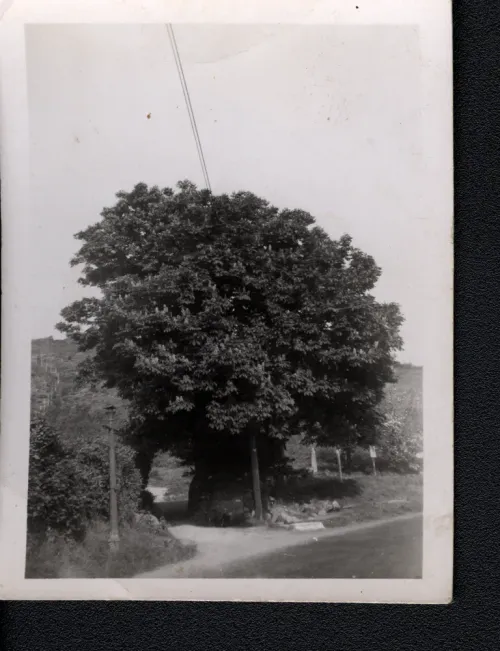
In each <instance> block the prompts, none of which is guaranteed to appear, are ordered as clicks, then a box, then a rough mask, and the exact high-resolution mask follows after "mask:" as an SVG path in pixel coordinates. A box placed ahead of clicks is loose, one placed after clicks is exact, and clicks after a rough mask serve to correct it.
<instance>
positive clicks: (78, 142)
mask: <svg viewBox="0 0 500 651" xmlns="http://www.w3.org/2000/svg"><path fill="white" fill-rule="evenodd" d="M74 141H75V142H76V144H77V145H78V144H80V138H79V137H78V136H75V137H74Z"/></svg>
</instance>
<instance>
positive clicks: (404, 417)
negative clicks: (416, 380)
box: [377, 387, 423, 472]
mask: <svg viewBox="0 0 500 651" xmlns="http://www.w3.org/2000/svg"><path fill="white" fill-rule="evenodd" d="M383 410H384V415H385V417H384V421H383V424H382V426H381V427H380V431H379V434H378V437H377V445H378V449H379V450H380V456H381V457H382V458H383V459H384V461H385V463H386V464H387V466H388V468H389V469H390V470H396V471H404V472H408V471H410V472H412V471H413V472H414V471H417V470H420V469H421V467H422V463H421V461H420V460H419V459H418V458H417V456H416V455H417V454H418V453H421V452H422V451H423V423H422V398H421V392H420V393H419V392H418V391H417V390H415V389H414V388H408V389H406V390H405V391H396V389H395V387H388V388H387V394H386V397H385V400H384V404H383Z"/></svg>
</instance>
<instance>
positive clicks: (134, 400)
mask: <svg viewBox="0 0 500 651" xmlns="http://www.w3.org/2000/svg"><path fill="white" fill-rule="evenodd" d="M117 199H118V201H117V203H116V205H115V206H113V207H111V208H106V209H104V210H103V212H102V219H101V220H100V221H99V222H98V223H96V224H94V225H93V226H90V227H89V228H87V229H86V230H84V231H82V232H80V233H78V235H77V238H78V239H79V240H80V241H81V242H82V246H81V248H80V250H79V252H78V254H77V255H76V256H75V258H74V259H73V261H72V264H73V265H80V264H81V265H83V272H82V277H81V280H80V282H81V283H82V284H83V285H86V286H93V287H97V288H99V289H100V290H101V296H100V297H99V298H86V299H83V300H80V301H77V302H75V303H73V304H72V305H70V306H68V307H66V308H65V309H64V310H63V312H62V316H63V319H64V320H63V322H62V323H60V324H59V326H58V327H59V329H60V330H61V331H63V332H65V333H67V334H68V335H69V336H70V337H72V338H73V339H74V340H75V341H76V342H78V344H79V346H80V348H81V349H82V350H87V351H93V354H92V356H90V357H89V358H88V359H87V361H86V362H85V363H84V364H83V366H82V368H81V373H82V375H83V376H84V377H87V378H88V379H97V380H104V381H105V383H106V385H107V386H108V387H113V388H116V389H117V390H118V393H119V395H120V396H121V397H122V398H125V399H126V400H128V401H129V403H130V414H131V427H132V430H133V432H134V435H135V436H136V438H137V440H140V439H142V440H148V441H151V440H153V441H154V442H155V445H157V446H158V447H161V448H163V449H171V450H173V451H174V452H175V453H176V454H178V455H179V456H180V457H181V458H184V459H187V460H191V461H192V462H193V461H194V462H196V458H197V454H198V456H200V455H203V456H204V458H208V457H210V452H209V450H210V449H211V450H213V451H214V455H213V457H214V458H216V457H217V454H218V453H217V451H218V450H219V451H220V446H221V445H222V444H223V442H225V443H227V445H233V446H236V447H238V446H243V447H244V443H243V439H245V437H246V435H248V433H249V432H254V433H256V434H257V435H258V436H259V437H260V438H261V439H262V440H264V439H265V440H266V441H267V443H268V444H269V442H272V441H279V440H284V439H286V438H287V437H289V436H290V435H291V434H293V433H297V432H303V433H306V434H307V435H308V436H309V438H310V439H311V440H315V441H317V442H318V443H322V444H325V443H328V444H333V443H335V442H339V441H341V440H342V438H343V437H345V436H353V435H354V436H358V437H360V436H363V434H364V433H365V432H366V431H368V430H371V429H373V427H375V425H376V424H377V419H378V410H377V405H378V404H379V402H380V400H381V399H382V396H383V390H384V386H385V384H386V383H387V382H390V381H392V380H393V375H392V373H393V354H394V352H395V351H396V350H397V349H399V348H400V346H401V339H400V337H399V327H400V324H401V322H402V317H401V315H400V312H399V308H398V306H397V305H395V304H380V303H378V302H377V301H376V300H375V299H374V297H373V296H372V295H371V293H370V292H371V291H372V289H373V287H374V285H375V283H376V282H377V280H378V278H379V276H380V269H379V268H378V267H377V265H376V264H375V261H374V260H373V259H372V258H371V257H370V256H369V255H367V254H365V253H363V252H361V251H360V250H358V249H356V248H355V247H354V246H353V244H352V241H351V238H350V237H349V236H347V235H346V236H343V237H342V238H340V239H339V240H338V241H335V240H332V239H331V238H330V237H329V236H328V235H327V234H326V233H325V232H324V231H323V230H322V229H321V228H319V227H318V226H316V225H315V223H314V219H313V217H312V216H311V215H309V214H308V213H307V212H304V211H302V210H278V209H277V208H275V207H273V206H271V205H269V204H268V203H267V202H266V201H265V200H263V199H261V198H259V197H257V196H255V195H253V194H251V193H249V192H238V193H235V194H232V195H231V196H228V195H220V196H215V195H212V194H211V193H210V192H208V191H206V190H197V189H196V187H195V186H194V185H192V184H191V183H189V182H187V181H186V182H182V183H179V184H178V188H177V190H175V191H174V190H172V189H168V188H167V189H159V188H157V187H152V188H148V187H147V186H146V185H145V184H138V185H137V186H136V187H135V188H134V189H133V190H132V191H131V192H129V193H127V192H120V193H118V194H117ZM239 441H241V443H239ZM231 442H232V443H231ZM272 447H273V446H272V445H271V448H272ZM238 449H239V448H238ZM242 449H243V448H242ZM245 449H246V448H245ZM197 451H198V453H197ZM201 451H202V452H201ZM271 457H273V454H271Z"/></svg>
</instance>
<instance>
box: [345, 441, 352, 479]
mask: <svg viewBox="0 0 500 651" xmlns="http://www.w3.org/2000/svg"><path fill="white" fill-rule="evenodd" d="M345 470H346V471H347V473H348V474H349V475H350V474H351V473H352V449H351V446H350V445H348V446H347V447H346V449H345Z"/></svg>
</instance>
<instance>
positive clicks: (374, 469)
mask: <svg viewBox="0 0 500 651" xmlns="http://www.w3.org/2000/svg"><path fill="white" fill-rule="evenodd" d="M370 457H371V460H372V466H373V474H374V475H376V474H377V467H376V465H375V459H376V458H377V451H376V450H375V446H374V445H370Z"/></svg>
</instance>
